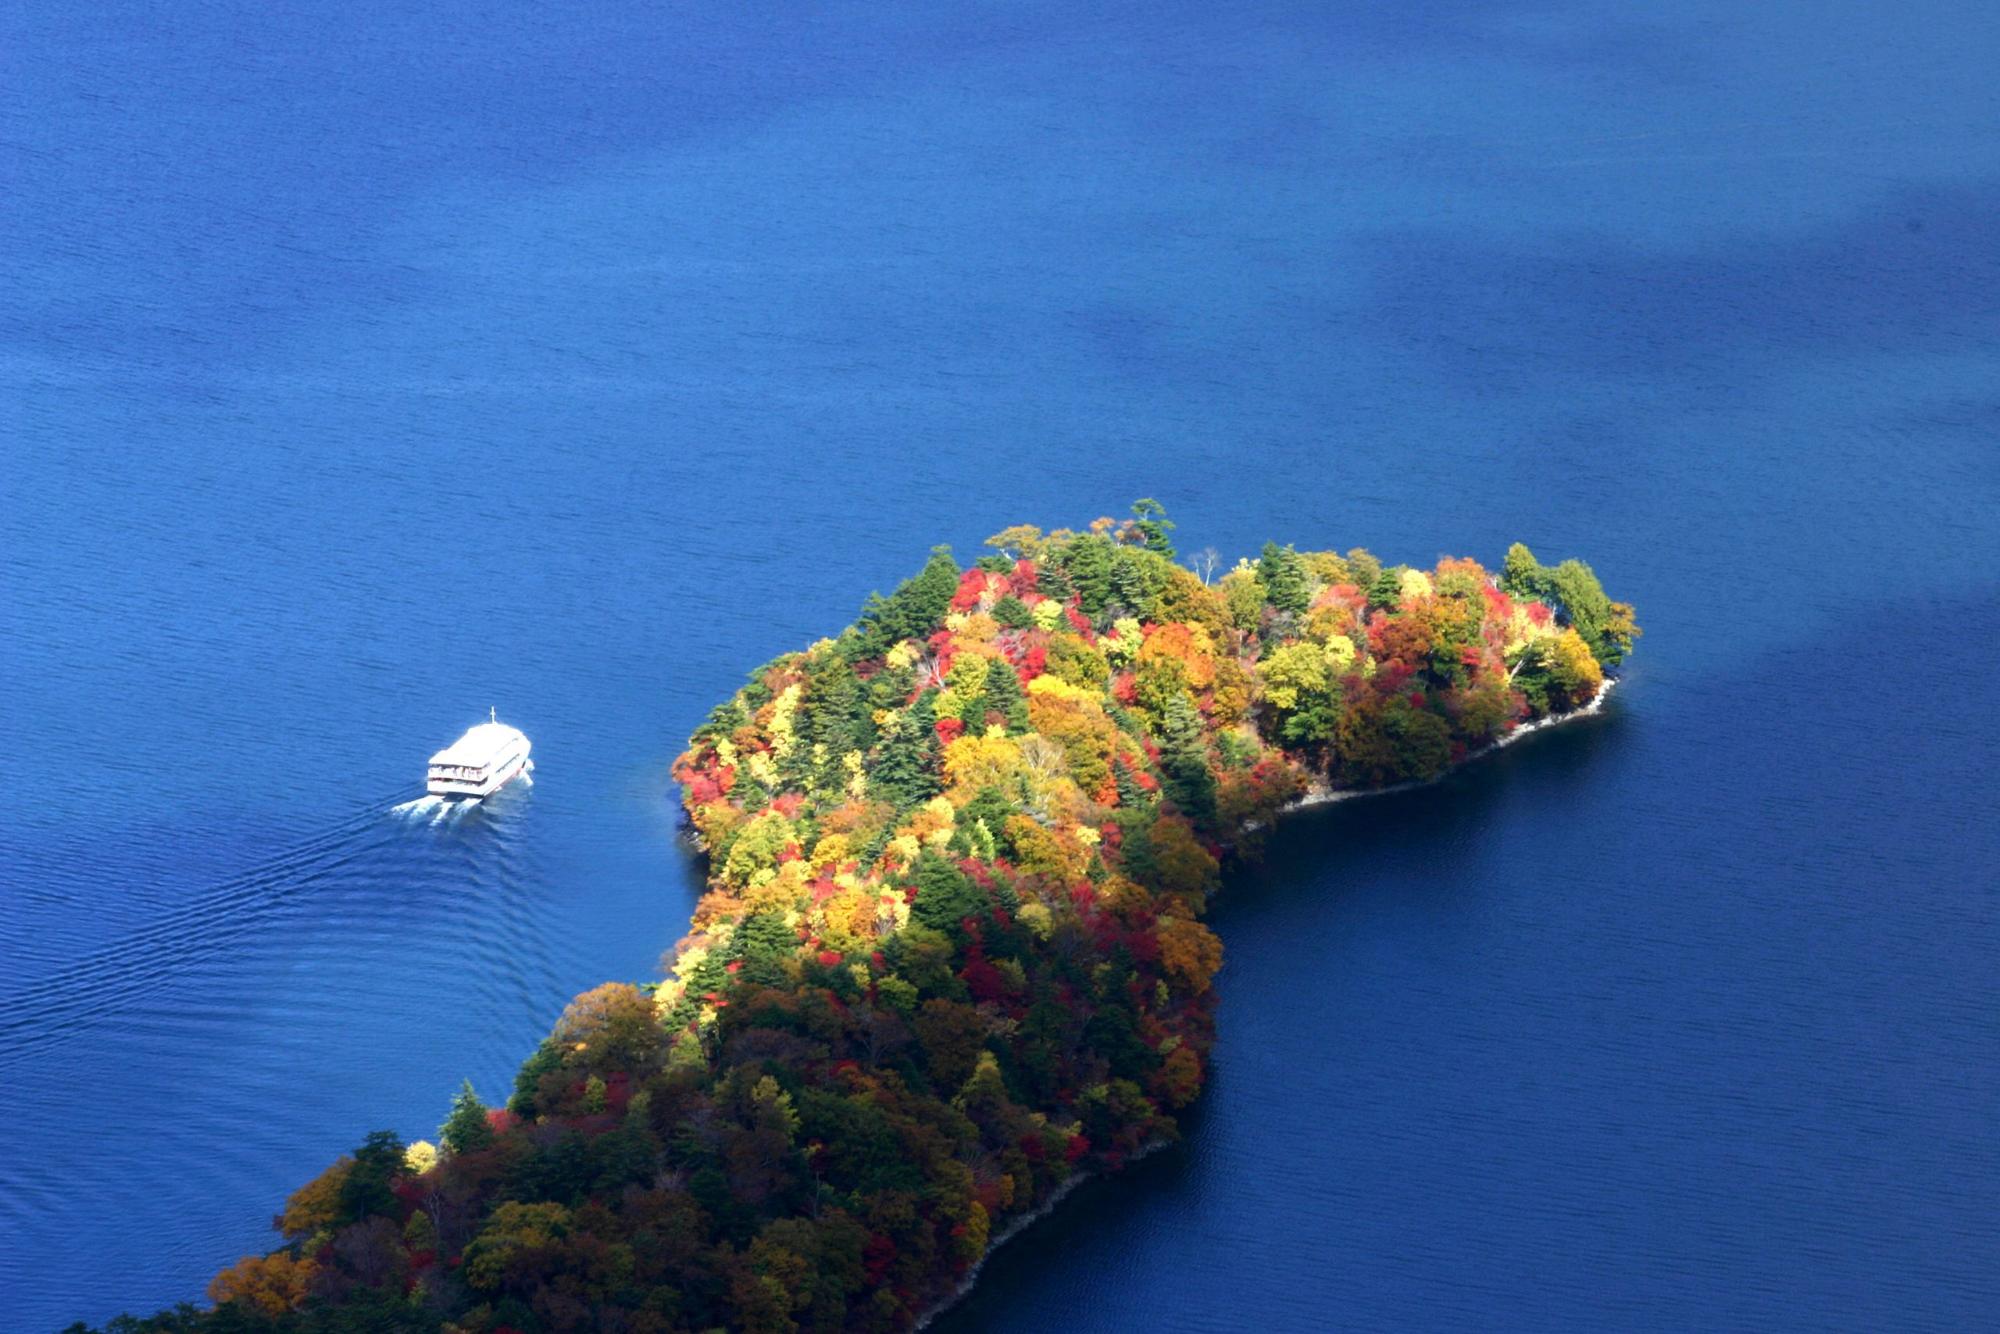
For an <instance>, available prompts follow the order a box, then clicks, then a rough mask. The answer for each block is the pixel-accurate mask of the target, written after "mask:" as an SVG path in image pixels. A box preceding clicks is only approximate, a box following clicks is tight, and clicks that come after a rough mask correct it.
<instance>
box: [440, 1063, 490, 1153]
mask: <svg viewBox="0 0 2000 1334" xmlns="http://www.w3.org/2000/svg"><path fill="white" fill-rule="evenodd" d="M438 1138H439V1139H440V1140H442V1141H443V1142H444V1147H445V1148H446V1149H448V1150H450V1151H451V1152H452V1153H474V1152H477V1151H478V1150H480V1149H483V1148H485V1147H487V1146H488V1145H489V1144H491V1143H493V1126H492V1123H491V1122H489V1121H488V1120H487V1119H486V1105H485V1104H484V1103H482V1102H480V1101H479V1095H478V1094H477V1093H474V1092H473V1091H472V1081H471V1080H469V1079H468V1080H466V1081H465V1082H464V1083H463V1084H461V1085H460V1086H459V1090H458V1094H457V1096H456V1097H454V1098H453V1099H452V1100H451V1115H450V1116H448V1117H446V1118H445V1121H444V1124H443V1125H442V1126H439V1127H438Z"/></svg>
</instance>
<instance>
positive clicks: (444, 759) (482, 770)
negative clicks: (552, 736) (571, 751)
mask: <svg viewBox="0 0 2000 1334" xmlns="http://www.w3.org/2000/svg"><path fill="white" fill-rule="evenodd" d="M534 767H535V766H534V765H533V764H532V763H531V762H530V761H529V759H528V738H527V737H526V736H525V735H524V734H523V733H522V732H521V730H520V729H519V728H517V727H509V726H507V724H505V723H503V722H501V721H500V720H499V718H498V717H497V716H495V714H494V713H493V711H492V710H490V709H489V710H487V721H485V722H483V723H480V724H479V725H478V726H477V727H474V728H472V729H471V730H470V731H468V732H467V733H466V734H465V735H464V736H462V737H460V738H459V739H458V740H456V741H454V742H452V743H451V744H450V745H449V746H446V747H445V748H444V749H443V750H441V751H439V752H438V753H437V754H435V755H433V756H431V776H430V786H429V791H430V794H431V795H432V796H434V797H488V796H491V795H493V794H494V793H495V792H498V791H499V790H500V789H501V788H502V787H505V786H506V785H507V784H508V783H510V782H512V781H513V780H514V779H516V778H519V777H520V776H521V775H522V774H524V773H526V772H528V770H530V769H532V768H534Z"/></svg>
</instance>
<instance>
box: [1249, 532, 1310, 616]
mask: <svg viewBox="0 0 2000 1334" xmlns="http://www.w3.org/2000/svg"><path fill="white" fill-rule="evenodd" d="M1257 578H1258V580H1259V581H1260V582H1261V583H1262V584H1263V585H1264V590H1265V592H1266V594H1267V595H1268V596H1269V597H1270V599H1271V605H1272V606H1274V607H1276V608H1277V609H1278V610H1279V611H1282V612H1289V613H1290V614H1291V615H1293V616H1302V615H1304V614H1305V610H1306V604H1307V603H1308V602H1309V601H1310V600H1311V597H1312V590H1311V587H1310V584H1309V583H1308V580H1307V576H1306V564H1305V562H1304V561H1302V560H1300V559H1299V553H1298V552H1296V551H1294V550H1293V549H1292V548H1291V547H1289V546H1283V547H1281V546H1279V545H1278V544H1277V543H1276V542H1266V543H1265V544H1264V550H1263V551H1262V552H1261V553H1259V556H1258V560H1257Z"/></svg>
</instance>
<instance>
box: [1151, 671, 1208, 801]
mask: <svg viewBox="0 0 2000 1334" xmlns="http://www.w3.org/2000/svg"><path fill="white" fill-rule="evenodd" d="M1160 775H1161V777H1162V778H1163V779H1164V780H1165V781H1164V783H1163V784H1162V786H1163V787H1164V788H1165V790H1166V793H1167V795H1168V796H1169V797H1171V798H1172V799H1173V803H1174V805H1176V806H1178V807H1180V809H1181V814H1183V815H1185V816H1187V817H1188V819H1190V820H1192V821H1194V822H1195V824H1196V825H1198V826H1201V827H1203V828H1206V827H1208V826H1209V825H1212V824H1214V823H1215V774H1214V772H1213V771H1212V770H1210V768H1209V767H1208V743H1207V741H1205V740H1204V739H1203V737H1202V728H1201V712H1200V711H1199V710H1198V709H1196V708H1195V706H1194V704H1193V703H1192V702H1191V701H1190V700H1189V699H1188V697H1187V695H1186V694H1185V693H1184V692H1181V691H1178V690H1177V691H1175V692H1174V693H1173V694H1172V695H1169V696H1168V697H1167V708H1166V716H1165V717H1164V718H1163V719H1162V720H1161V724H1160Z"/></svg>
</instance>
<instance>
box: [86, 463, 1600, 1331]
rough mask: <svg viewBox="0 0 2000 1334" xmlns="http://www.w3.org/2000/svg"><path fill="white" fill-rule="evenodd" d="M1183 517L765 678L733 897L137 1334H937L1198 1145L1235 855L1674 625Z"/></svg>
mask: <svg viewBox="0 0 2000 1334" xmlns="http://www.w3.org/2000/svg"><path fill="white" fill-rule="evenodd" d="M1172 527H1173V525H1172V524H1171V523H1170V522H1168V521H1167V519H1166V515H1165V511H1164V510H1163V509H1162V508H1161V507H1160V506H1159V505H1158V503H1157V502H1155V501H1151V500H1142V501H1140V502H1139V503H1138V504H1137V505H1135V506H1134V507H1133V513H1132V518H1130V519H1129V520H1126V521H1123V522H1122V523H1121V522H1116V521H1112V520H1102V521H1100V522H1098V523H1097V524H1094V525H1092V526H1091V528H1090V530H1089V531H1086V532H1082V533H1077V532H1072V531H1069V530H1063V529H1059V530H1056V531H1054V532H1049V533H1044V532H1043V531H1042V530H1040V529H1038V528H1031V527H1028V526H1026V525H1020V526H1017V527H1014V528H1009V529H1006V530H1003V531H1002V532H1000V533H998V534H996V535H995V536H994V537H993V538H992V539H990V540H989V542H988V546H989V547H990V548H992V549H993V554H991V555H988V556H986V557H983V558H982V559H981V560H980V561H979V562H978V563H977V564H975V565H973V566H972V567H970V568H966V569H961V568H960V567H959V566H958V565H957V563H956V562H955V561H954V560H953V559H952V557H951V555H950V553H949V551H948V549H946V548H943V547H939V548H936V549H935V550H934V551H933V552H932V554H931V557H930V559H929V561H928V562H926V563H925V565H924V566H923V568H922V569H921V570H920V571H919V572H918V573H917V574H916V575H914V576H913V577H912V578H910V579H909V580H906V581H905V582H903V583H902V584H900V585H899V586H898V587H897V588H896V590H895V591H894V592H893V593H892V594H890V595H889V596H888V597H879V596H871V597H870V598H869V600H868V602H867V604H866V606H864V608H863V609H862V612H861V615H860V617H859V618H858V619H857V620H856V622H855V623H854V624H853V625H851V626H849V627H848V628H847V629H846V630H845V631H843V632H842V633H841V634H839V635H838V636H836V637H834V638H832V639H828V640H822V641H820V642H818V643H816V644H814V645H812V646H811V647H809V648H806V649H804V650H802V651H799V652H795V653H788V654H784V655H782V656H780V657H778V658H776V659H774V660H773V661H771V662H769V663H766V664H764V665H763V666H761V667H759V668H758V669H757V670H756V671H755V672H754V673H753V674H752V675H751V677H750V678H749V679H748V680H747V681H746V682H745V683H744V685H743V686H742V687H741V688H740V689H739V690H738V691H737V692H736V693H735V694H734V695H733V697H732V698H731V699H729V700H727V701H725V702H724V703H722V704H721V705H719V706H717V708H716V709H715V710H713V711H712V712H711V713H710V714H709V716H708V719H707V720H706V721H705V722H704V723H703V724H702V726H701V727H700V728H699V729H698V730H697V731H696V732H695V733H694V735H693V737H691V738H690V740H689V743H688V746H687V749H686V750H685V751H684V752H683V753H682V754H681V756H680V757H679V759H678V760H677V761H676V762H675V765H674V776H675V778H676V779H677V780H678V781H679V783H680V785H681V792H682V802H683V806H684V809H685V812H686V815H687V819H688V822H689V825H690V827H691V829H692V831H693V833H694V835H695V837H696V838H698V839H699V841H700V842H701V844H702V846H703V847H704V849H705V851H706V853H707V858H708V884H707V892H706V893H705V894H704V896H703V897H702V899H701V901H700V903H699V905H698V906H697V908H696V911H695V914H694V919H693V922H692V923H691V928H690V930H689V933H688V934H687V936H686V937H685V938H683V939H682V940H681V941H680V942H679V943H678V944H677V945H675V946H674V948H673V949H672V950H670V951H669V952H668V953H667V955H666V956H665V957H664V958H663V960H662V967H663V974H664V975H663V976H662V977H661V978H660V979H659V980H658V981H656V982H652V983H649V984H647V985H645V986H637V985H633V984H630V983H624V982H611V983H606V984H604V985H602V986H599V987H596V988H593V989H592V990H590V991H588V992H586V993H584V994H583V995H581V996H579V997H577V999H576V1000H575V1001H573V1002H572V1003H571V1004H570V1006H569V1007H568V1009H566V1010H565V1011H564V1013H563V1014H562V1016H561V1017H560V1019H559V1020H558V1021H557V1022H556V1024H555V1026H554V1029H553V1031H552V1032H551V1034H550V1036H549V1038H548V1039H547V1040H545V1041H544V1042H543V1043H542V1044H541V1045H540V1046H539V1047H538V1048H537V1050H536V1051H535V1052H534V1053H533V1054H532V1055H531V1056H530V1057H529V1058H528V1060H527V1061H526V1062H525V1063H524V1064H523V1065H522V1067H521V1069H520V1072H519V1074H518V1075H517V1076H516V1079H515V1083H514V1089H513V1093H512V1096H511V1097H510V1098H509V1100H508V1103H507V1107H506V1109H505V1110H499V1109H489V1108H488V1107H486V1106H485V1105H484V1104H482V1103H481V1102H480V1100H479V1098H478V1097H477V1095H476V1094H475V1093H474V1092H473V1089H472V1086H471V1084H470V1083H469V1082H468V1083H466V1084H464V1085H462V1087H461V1088H460V1090H459V1092H458V1094H457V1096H456V1098H455V1099H454V1100H453V1102H452V1105H451V1108H450V1112H449V1115H448V1117H447V1119H446V1120H445V1122H444V1124H443V1126H442V1128H441V1129H440V1131H439V1138H440V1140H441V1142H442V1146H443V1147H442V1151H441V1152H440V1151H436V1150H433V1149H431V1146H429V1145H415V1146H405V1145H404V1144H403V1143H402V1141H401V1140H400V1139H398V1138H397V1137H396V1136H395V1135H393V1134H390V1133H388V1132H378V1133H377V1134H375V1135H371V1136H369V1137H368V1138H367V1139H366V1140H365V1141H364V1142H363V1143H362V1144H361V1145H360V1146H359V1147H358V1148H356V1149H355V1150H354V1151H353V1152H352V1153H351V1154H350V1155H347V1156H345V1157H342V1158H341V1159H339V1160H338V1161H336V1162H335V1163H334V1164H333V1165H332V1166H331V1167H330V1168H329V1169H327V1171H326V1172H325V1173H323V1174H322V1175H321V1176H320V1177H318V1178H316V1179H315V1180H314V1181H312V1182H310V1183H308V1184H307V1185H305V1186H303V1187H301V1188H300V1189H299V1190H298V1191H297V1192H295V1193H294V1194H293V1195H292V1197H291V1199H290V1201H289V1202H288V1204H287V1206H286V1209H285V1211H284V1213H283V1214H281V1215H280V1216H279V1218H278V1219H277V1220H276V1222H277V1225H278V1227H279V1230H280V1233H281V1235H282V1238H283V1243H284V1244H283V1245H281V1246H280V1247H278V1248H277V1249H275V1250H274V1251H272V1252H271V1253H270V1254H269V1255H266V1256H252V1257H246V1258H244V1259H243V1260H241V1261H239V1262H238V1263H237V1264H235V1265H232V1266H230V1267H229V1268H228V1269H226V1270H224V1271H223V1272H222V1273H221V1274H218V1275H217V1277H216V1279H215V1282H214V1284H213V1285H212V1286H211V1288H210V1296H211V1297H212V1298H213V1300H215V1301H216V1302H217V1303H218V1305H217V1306H216V1308H215V1310H214V1311H212V1312H209V1313H200V1312H195V1311H193V1310H191V1309H187V1310H183V1311H179V1312H169V1313H164V1314H163V1315H161V1316H158V1317H154V1318H153V1319H152V1320H150V1321H138V1322H128V1323H127V1324H126V1325H125V1326H121V1329H129V1330H133V1331H136V1330H142V1329H148V1330H157V1331H167V1330H174V1331H183V1330H206V1331H211V1334H213V1332H217V1331H237V1330H245V1331H247V1330H257V1331H274V1330H287V1331H320V1330H326V1331H333V1330H344V1329H410V1330H419V1329H421V1330H442V1329H444V1328H446V1327H449V1328H451V1329H454V1330H456V1331H461V1332H462V1334H499V1332H500V1331H502V1330H507V1329H512V1330H520V1331H551V1332H553V1331H569V1330H586V1329H598V1328H617V1329H622V1330H629V1331H635V1332H637V1334H654V1332H658V1334H664V1332H666V1331H681V1330H689V1331H691V1330H705V1329H711V1328H718V1327H728V1328H734V1329H744V1330H762V1331H793V1330H826V1331H831V1330H843V1329H859V1330H886V1331H894V1330H904V1329H908V1328H910V1327H911V1326H912V1325H913V1324H914V1323H915V1322H916V1321H917V1320H918V1318H919V1317H920V1316H921V1315H922V1314H923V1313H924V1312H925V1311H926V1310H928V1309H929V1308H931V1307H932V1306H933V1305H934V1304H935V1303H936V1302H938V1301H939V1300H940V1299H941V1298H942V1297H943V1296H944V1295H945V1294H946V1293H948V1292H950V1291H951V1290H952V1289H953V1288H954V1287H955V1286H956V1285H957V1284H958V1283H959V1282H960V1281H962V1279H963V1277H964V1276H965V1275H966V1274H967V1273H968V1272H969V1270H970V1268H971V1267H972V1266H973V1265H975V1264H976V1263H977V1262H978V1261H979V1259H980V1257H981V1256H982V1255H983V1254H984V1252H985V1251H986V1249H987V1246H988V1244H989V1241H990V1238H991V1237H992V1236H993V1234H994V1229H995V1228H996V1227H999V1226H1002V1225H1004V1224H1005V1223H1007V1222H1009V1221H1012V1220H1015V1219H1018V1218H1020V1217H1022V1216H1023V1215H1025V1214H1026V1213H1028V1212H1030V1211H1032V1210H1034V1209H1036V1208H1037V1207H1039V1206H1040V1205H1042V1204H1044V1203H1046V1202H1047V1201H1049V1200H1050V1199H1051V1197H1052V1196H1053V1195H1054V1194H1055V1192H1056V1191H1058V1190H1060V1189H1061V1188H1062V1187H1063V1185H1064V1184H1065V1183H1066V1182H1068V1181H1070V1180H1072V1179H1073V1178H1074V1177H1075V1176H1076V1175H1077V1174H1079V1173H1084V1172H1108V1171H1115V1170H1117V1169H1118V1168H1119V1167H1121V1166H1122V1165H1123V1164H1125V1163H1127V1162H1129V1161H1131V1160H1132V1159H1133V1158H1134V1157H1135V1156H1136V1155H1138V1154H1140V1153H1142V1152H1144V1151H1145V1150H1146V1149H1147V1148H1148V1147H1150V1146H1153V1145H1156V1144H1159V1143H1162V1142H1167V1141H1171V1140H1172V1139H1173V1138H1174V1137H1175V1135H1176V1134H1177V1133H1178V1116H1179V1114H1180V1112H1181V1111H1182V1109H1184V1108H1186V1107H1187V1106H1188V1104H1189V1103H1190V1102H1191V1101H1193V1100H1194V1099H1195V1098H1196V1096H1197V1095H1198V1094H1199V1092H1200V1089H1201V1087H1202V1084H1203V1082H1204V1079H1205V1076H1206V1072H1207V1067H1208V1058H1209V1053H1210V1049H1211V1045H1212V1042H1213V1038H1214V1031H1215V1029H1214V1009H1215V990H1214V986H1213V979H1214V977H1215V974H1216V972H1217V970H1218V969H1219V968H1220V967H1221V965H1222V961H1223V950H1222V943H1221V942H1220V941H1219V940H1218V939H1217V938H1216V936H1215V935H1214V933H1212V932H1211V931H1210V930H1209V929H1208V928H1207V927H1206V926H1205V925H1203V923H1202V920H1201V919H1202V917H1203V915H1204V912H1205V910H1206V907H1207V904H1208V901H1209V898H1210V897H1211V895H1212V894H1213V893H1214V892H1215V890H1216V888H1217V886H1218V883H1219V880H1220V872H1221V869H1222V867H1223V866H1224V865H1225V864H1226V863H1228V862H1229V861H1231V860H1232V859H1238V858H1241V857H1244V856H1246V855H1249V854H1250V853H1252V852H1253V851H1254V848H1255V843H1256V839H1255V834H1256V831H1257V830H1259V829H1260V828H1262V827H1265V826H1268V825H1269V824H1270V823H1271V821H1272V820H1273V819H1274V817H1275V816H1276V815H1277V813H1278V812H1280V811H1281V810H1283V809H1284V808H1285V807H1286V806H1287V805H1288V804H1289V803H1291V802H1293V801H1294V800H1295V799H1296V798H1298V797H1299V796H1300V795H1301V794H1302V793H1304V792H1305V791H1306V790H1307V789H1308V788H1309V787H1310V786H1313V785H1318V786H1321V787H1330V788H1331V787H1346V788H1366V787H1377V786H1382V785H1387V784H1394V783H1401V782H1406V781H1409V780H1412V779H1428V778H1434V777H1436V776H1437V775H1439V774H1441V773H1443V772H1444V771H1445V770H1446V769H1448V768H1449V767H1450V766H1451V765H1453V764H1455V763H1457V762H1459V761H1461V760H1464V759H1465V758H1467V757H1468V756H1470V755H1473V754H1476V753H1477V752H1479V751H1480V750H1481V749H1483V748H1485V747H1487V746H1489V745H1491V744H1492V743H1494V742H1495V741H1497V740H1499V739H1501V738H1503V737H1505V736H1506V735H1507V734H1508V733H1509V732H1510V731H1512V730H1513V729H1514V728H1516V727H1518V726H1519V725H1521V724H1522V723H1524V722H1527V721H1530V720H1532V719H1535V718H1539V717H1544V716H1547V715H1549V714H1551V713H1555V712H1560V711H1563V710H1568V709H1573V708H1576V707H1578V706H1580V705H1583V704H1585V703H1587V702H1588V701H1589V700H1590V699H1591V698H1592V697H1593V696H1594V695H1595V694H1596V693H1597V692H1598V690H1599V689H1600V687H1601V685H1602V682H1603V680H1604V669H1605V668H1606V667H1607V666H1610V665H1612V664H1615V663H1616V662H1617V661H1618V660H1619V659H1621V658H1622V657H1623V656H1624V654H1625V653H1626V652H1628V651H1629V649H1630V647H1631V641H1632V638H1633V636H1635V635H1636V634H1637V633H1638V628H1637V626H1636V625H1635V624H1634V623H1633V621H1632V615H1631V609H1630V608H1629V607H1628V606H1626V605H1625V604H1622V603H1616V602H1613V601H1611V600H1610V599H1609V598H1608V597H1606V596H1605V594H1604V592H1603V590H1602V588H1601V587H1600V586H1599V584H1598V581H1597V578H1596V576H1595V575H1594V574H1593V573H1592V572H1591V570H1590V568H1589V567H1588V566H1586V565H1584V564H1583V563H1582V562H1580V561H1565V562H1563V563H1562V564H1560V565H1558V566H1555V567H1553V568H1550V567H1545V566H1543V565H1541V564H1540V562H1538V561H1536V560H1535V558H1534V556H1533V554H1532V553H1531V552H1529V551H1528V549H1527V548H1526V547H1523V546H1519V545H1517V546H1515V547H1514V548H1513V549H1511V550H1510V551H1509V552H1508V554H1507V558H1506V561H1505V562H1504V564H1503V565H1502V567H1501V571H1500V573H1499V574H1498V575H1497V576H1495V575H1491V574H1489V573H1488V572H1487V571H1486V570H1485V569H1484V568H1482V567H1481V566H1479V565H1478V564H1477V563H1475V562H1473V561H1470V560H1464V559H1457V558H1448V559H1445V560H1441V561H1439V562H1438V563H1437V564H1436V565H1435V566H1434V567H1432V568H1430V569H1427V570H1424V569H1416V568H1413V567H1409V566H1403V565H1397V566H1391V567H1387V568H1384V567H1383V566H1382V564H1381V562H1380V561H1379V560H1377V559H1376V558H1375V557H1374V556H1372V555H1370V554H1369V553H1368V552H1366V551H1365V550H1363V549H1361V548H1358V547H1357V548H1351V549H1350V550H1349V551H1348V552H1347V553H1346V554H1345V555H1341V554H1338V553H1336V552H1334V551H1331V550H1327V551H1299V550H1297V549H1296V548H1294V547H1292V546H1290V545H1283V546H1281V545H1279V544H1277V543H1269V544H1266V545H1265V546H1264V548H1263V550H1262V552H1261V553H1260V554H1259V556H1258V558H1257V559H1256V560H1255V561H1244V562H1242V563H1240V564H1238V565H1237V566H1236V567H1235V568H1234V569H1233V570H1230V571H1229V572H1228V573H1227V574H1225V575H1224V576H1223V577H1222V578H1220V579H1219V580H1217V581H1215V582H1214V583H1212V584H1211V583H1206V582H1204V580H1203V579H1202V578H1200V577H1198V576H1196V575H1195V574H1193V573H1191V572H1189V571H1188V570H1185V569H1182V568H1181V567H1179V566H1176V565H1175V564H1174V563H1173V547H1172V545H1171V543H1170V542H1169V540H1168V534H1169V533H1170V532H1171V530H1172Z"/></svg>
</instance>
